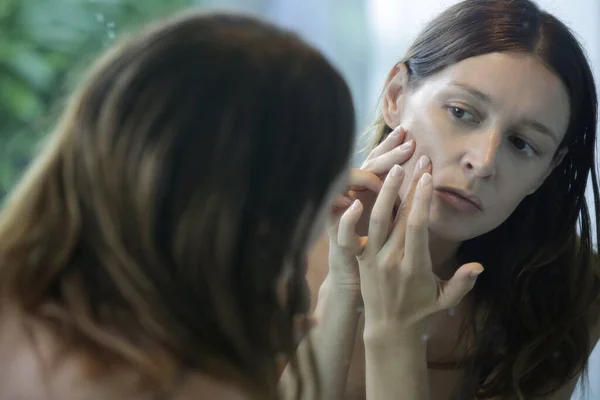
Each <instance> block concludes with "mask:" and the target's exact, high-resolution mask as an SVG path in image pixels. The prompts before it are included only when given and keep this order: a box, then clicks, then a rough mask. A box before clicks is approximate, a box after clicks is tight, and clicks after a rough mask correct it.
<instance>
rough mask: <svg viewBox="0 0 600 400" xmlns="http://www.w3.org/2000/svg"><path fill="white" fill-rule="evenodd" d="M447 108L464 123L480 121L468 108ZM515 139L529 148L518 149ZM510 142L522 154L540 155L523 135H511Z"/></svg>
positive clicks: (455, 117) (529, 155)
mask: <svg viewBox="0 0 600 400" xmlns="http://www.w3.org/2000/svg"><path fill="white" fill-rule="evenodd" d="M447 109H448V112H449V113H450V115H451V116H452V117H453V118H454V119H456V120H458V121H460V122H462V123H466V124H477V123H479V119H478V118H477V117H476V116H475V115H474V114H473V113H470V112H468V111H467V110H465V109H464V108H462V107H457V106H448V107H447ZM457 113H458V114H460V113H462V116H464V115H465V114H468V115H470V116H471V117H472V119H470V120H464V119H462V118H461V117H460V116H457V115H456V114H457ZM515 141H518V142H522V143H523V144H524V145H525V146H527V147H528V148H529V150H526V149H518V148H517V147H516V146H515ZM510 142H511V144H512V146H513V148H514V149H515V151H516V152H517V153H519V154H521V155H524V156H525V157H531V156H532V155H538V156H539V155H540V152H539V150H537V149H536V147H535V146H534V145H532V144H531V143H530V142H529V141H528V140H526V139H524V138H523V137H521V136H519V135H516V136H511V137H510Z"/></svg>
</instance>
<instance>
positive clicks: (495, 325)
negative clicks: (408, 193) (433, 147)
mask: <svg viewBox="0 0 600 400" xmlns="http://www.w3.org/2000/svg"><path fill="white" fill-rule="evenodd" d="M507 51H519V52H527V53H530V54H534V55H535V56H537V57H538V58H539V59H540V60H541V61H542V62H543V63H544V64H545V65H546V66H547V67H548V68H550V69H551V70H552V71H553V72H554V73H555V74H556V75H557V76H558V77H560V79H561V80H562V82H563V83H564V84H565V86H566V87H567V89H568V92H569V96H570V107H571V110H570V113H571V114H570V122H569V126H568V130H567V133H566V136H565V138H564V140H563V141H562V143H561V144H560V147H559V149H558V150H557V155H558V152H560V151H561V150H562V149H567V150H568V152H567V153H566V156H565V157H564V159H563V160H562V162H561V163H560V164H559V165H558V166H557V167H556V168H555V169H554V171H553V172H552V173H551V175H550V176H549V177H548V179H546V181H545V183H544V184H543V185H542V186H541V187H540V188H539V189H538V190H537V192H535V193H534V194H532V195H530V196H528V197H526V198H525V199H524V200H523V201H522V203H521V204H520V205H519V206H518V208H517V209H516V210H515V212H514V213H513V214H512V215H511V216H510V217H509V218H508V220H507V221H505V222H504V223H503V224H502V225H501V226H500V227H498V228H497V229H495V230H493V231H492V232H489V233H487V234H485V235H482V236H480V237H478V238H475V239H473V240H469V241H467V242H464V243H463V244H462V246H461V247H460V248H459V252H458V257H459V260H460V261H462V262H467V261H478V262H481V263H482V264H483V265H485V266H486V272H485V274H482V275H481V277H480V278H479V279H478V282H477V284H476V286H475V288H474V290H473V296H474V299H475V302H474V303H475V309H473V310H472V314H471V317H470V318H468V319H467V321H468V325H467V326H470V327H472V328H473V330H469V331H470V332H472V333H473V334H474V339H475V344H474V348H473V349H472V350H471V353H470V354H469V357H468V358H467V360H466V362H467V363H466V372H465V374H464V377H463V380H462V382H461V384H460V387H459V388H458V389H457V395H458V398H461V399H462V398H470V399H472V398H477V399H490V398H495V397H496V396H498V397H501V398H511V397H513V396H516V397H518V398H519V399H525V398H532V397H535V396H543V395H547V394H549V393H552V392H555V391H556V390H557V389H558V388H559V387H561V386H562V385H564V384H565V383H567V382H568V381H569V380H571V379H573V378H574V377H575V376H577V375H578V374H579V373H581V372H583V371H584V370H585V367H586V365H587V360H588V356H589V353H590V352H591V350H592V349H591V343H590V332H589V330H590V326H591V325H592V324H593V323H594V322H595V320H594V319H595V318H596V317H597V315H594V313H593V312H591V307H593V306H595V305H596V304H597V303H596V301H597V300H598V297H599V295H600V276H599V273H598V263H597V261H596V259H595V256H594V249H593V243H592V230H594V234H595V235H596V236H595V238H596V239H598V232H597V230H596V227H598V226H599V225H598V222H597V221H598V215H599V214H598V213H599V211H600V210H599V194H598V181H597V175H596V165H595V160H596V155H595V153H596V151H595V146H596V129H597V128H596V124H597V95H596V86H595V83H594V79H593V76H592V72H591V70H590V66H589V64H588V61H587V60H586V57H585V54H584V51H583V50H582V47H581V45H580V44H579V43H578V41H577V40H576V38H575V37H574V35H573V33H572V32H571V31H570V30H569V29H568V28H567V27H566V26H565V25H564V24H563V23H562V22H561V21H559V20H558V19H556V18H555V17H554V16H552V15H550V14H548V13H546V12H544V11H542V10H540V9H539V8H538V7H537V6H536V4H535V3H533V2H531V1H529V0H466V1H463V2H461V3H458V4H456V5H454V6H452V7H450V8H448V9H447V10H445V11H444V12H443V13H442V14H440V15H439V16H438V17H437V18H435V19H434V20H433V21H431V22H430V23H429V24H428V25H427V26H426V27H425V29H424V30H423V31H422V32H421V33H420V35H419V36H418V37H417V39H416V40H415V42H414V43H413V44H412V46H411V47H410V48H409V50H408V52H407V54H406V55H405V56H404V58H403V59H402V60H401V61H400V62H402V63H404V64H405V65H406V67H407V69H408V72H409V83H408V84H409V86H412V87H416V86H418V85H419V83H420V82H422V80H424V79H427V77H429V76H431V75H432V74H435V73H436V72H438V71H440V70H442V69H443V68H445V67H447V66H449V65H452V64H454V63H457V62H459V61H461V60H464V59H467V58H469V57H475V56H479V55H483V54H487V53H492V52H507ZM390 131H391V129H390V127H388V126H387V125H386V124H385V122H384V121H383V118H382V117H380V118H379V119H378V121H377V122H376V124H375V128H374V132H375V135H374V141H373V145H375V144H377V143H379V142H381V140H383V138H385V137H386V136H387V134H388V133H389V132H390ZM590 174H591V176H590ZM588 180H589V182H590V185H591V188H592V192H593V203H594V204H593V207H594V211H595V215H596V224H595V226H594V224H593V223H592V221H591V220H590V214H589V209H588V204H587V201H586V198H585V189H586V183H587V182H588ZM476 314H477V315H478V322H477V323H476V319H475V315H476ZM480 315H483V319H482V320H479V316H480Z"/></svg>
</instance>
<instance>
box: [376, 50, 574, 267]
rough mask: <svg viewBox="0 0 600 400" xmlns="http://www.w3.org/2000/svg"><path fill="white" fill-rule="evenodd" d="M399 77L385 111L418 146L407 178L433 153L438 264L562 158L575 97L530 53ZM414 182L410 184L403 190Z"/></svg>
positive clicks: (498, 218) (505, 212)
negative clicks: (419, 78) (461, 197)
mask: <svg viewBox="0 0 600 400" xmlns="http://www.w3.org/2000/svg"><path fill="white" fill-rule="evenodd" d="M392 74H393V75H392V76H391V79H390V80H389V83H388V85H387V87H386V94H385V99H384V113H383V116H384V119H385V122H386V123H387V124H388V125H389V126H393V127H395V126H399V125H401V126H402V127H404V128H405V129H406V130H407V131H408V134H409V136H410V137H413V138H414V139H415V141H416V143H417V147H416V150H415V155H414V157H412V158H411V159H410V160H409V161H408V162H407V163H406V165H405V166H404V167H405V169H406V171H407V173H408V174H409V177H410V175H411V174H412V171H413V169H414V166H415V164H416V162H417V160H418V159H419V158H420V156H422V155H427V156H428V157H429V158H430V159H431V164H432V175H433V187H434V197H433V203H432V206H431V214H430V220H429V223H430V230H431V236H432V237H431V240H432V246H431V252H432V257H433V258H434V264H436V263H437V264H439V263H443V262H444V261H448V259H451V258H452V257H453V255H454V253H455V251H456V248H457V247H458V245H459V244H460V243H461V242H462V241H464V240H467V239H471V238H473V237H477V236H480V235H482V234H484V233H487V232H489V231H491V230H492V229H494V228H496V227H497V226H499V225H500V224H501V223H502V222H504V221H505V220H506V219H507V218H508V217H509V216H510V215H511V214H512V212H513V211H514V210H515V208H516V207H517V206H518V205H519V203H520V202H521V201H522V200H523V199H524V198H525V197H526V196H527V195H529V194H531V193H533V192H534V191H535V190H536V189H537V188H538V187H539V186H540V185H541V184H542V183H543V182H544V180H545V179H546V177H547V176H548V175H549V174H550V172H552V168H553V167H554V166H556V165H557V163H558V162H559V161H560V160H561V159H562V157H563V156H564V153H562V152H560V153H559V154H556V151H557V149H558V146H559V144H560V141H561V140H562V138H563V137H564V135H565V133H566V130H567V126H568V122H569V96H568V93H567V90H566V88H565V87H564V85H563V84H562V82H561V81H560V79H559V78H558V77H557V76H556V75H554V74H553V73H552V72H551V71H550V70H548V69H547V68H546V67H545V66H544V65H543V64H542V63H541V62H540V61H539V60H538V59H537V58H535V56H532V55H528V54H518V53H492V54H486V55H483V56H478V57H472V58H469V59H466V60H463V61H461V62H459V63H457V64H454V65H451V66H449V67H448V68H446V69H444V70H443V71H441V72H440V73H438V74H436V75H434V76H432V77H429V78H427V79H425V80H424V82H423V83H422V84H421V85H420V86H419V87H417V88H416V89H410V88H409V87H408V85H407V79H408V77H407V73H406V69H405V68H403V67H402V68H399V69H398V70H397V71H393V72H392ZM473 90H475V91H477V92H480V93H481V94H483V95H485V97H487V99H484V98H482V96H479V95H477V93H473ZM532 122H533V123H535V125H543V126H545V127H546V128H547V130H548V131H549V132H550V134H546V133H542V132H540V130H539V129H537V128H536V126H535V125H533V124H532ZM555 154H556V155H555ZM409 182H410V179H406V180H405V182H404V183H403V184H402V188H401V191H400V195H401V196H404V195H405V194H406V192H407V190H408V184H409ZM440 187H453V188H459V189H463V190H468V191H470V192H472V193H473V194H474V195H476V196H477V197H479V198H480V200H481V204H482V208H483V210H482V211H480V212H475V213H465V212H459V211H457V210H456V209H455V208H453V207H451V206H449V205H448V204H447V203H445V202H444V201H442V200H441V198H440V196H438V195H436V194H437V193H438V192H437V190H436V189H437V188H440ZM436 261H437V262H436Z"/></svg>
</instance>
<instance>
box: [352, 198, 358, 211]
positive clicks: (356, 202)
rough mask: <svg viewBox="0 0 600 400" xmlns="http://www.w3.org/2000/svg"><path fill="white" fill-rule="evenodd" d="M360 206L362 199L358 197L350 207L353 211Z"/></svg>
mask: <svg viewBox="0 0 600 400" xmlns="http://www.w3.org/2000/svg"><path fill="white" fill-rule="evenodd" d="M359 208H360V200H358V199H356V200H354V203H352V206H351V207H350V209H351V210H352V211H356V210H358V209H359Z"/></svg>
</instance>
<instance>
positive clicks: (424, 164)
mask: <svg viewBox="0 0 600 400" xmlns="http://www.w3.org/2000/svg"><path fill="white" fill-rule="evenodd" d="M428 165H429V157H427V156H421V158H419V169H425V168H426V167H427V166H428Z"/></svg>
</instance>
